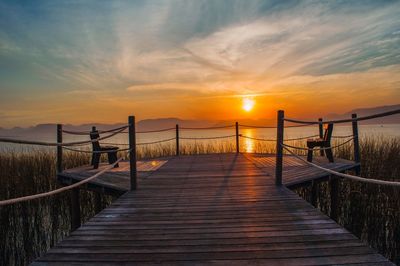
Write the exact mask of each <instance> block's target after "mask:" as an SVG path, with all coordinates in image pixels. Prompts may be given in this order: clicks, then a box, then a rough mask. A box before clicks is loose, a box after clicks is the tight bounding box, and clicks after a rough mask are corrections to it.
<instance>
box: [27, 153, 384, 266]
mask: <svg viewBox="0 0 400 266" xmlns="http://www.w3.org/2000/svg"><path fill="white" fill-rule="evenodd" d="M254 158H256V159H254ZM318 159H319V158H318ZM318 159H316V161H318ZM285 162H286V163H287V167H288V169H287V170H284V173H285V174H287V176H288V177H289V178H290V179H291V180H295V179H296V174H295V172H296V171H297V173H298V174H299V176H300V177H301V178H307V177H308V176H310V175H311V176H315V175H319V173H316V172H315V171H314V170H313V169H310V168H309V167H307V166H304V165H301V164H299V163H298V162H296V161H295V160H293V158H288V157H285V158H284V166H285ZM318 163H323V162H320V161H318ZM273 165H274V158H272V157H271V156H264V157H261V156H256V155H254V157H249V155H242V154H237V155H236V154H235V155H233V154H215V155H201V156H177V157H175V158H173V159H170V160H168V162H167V163H165V164H164V165H163V166H162V167H161V168H159V169H157V170H156V171H153V172H152V173H151V175H148V176H142V177H141V178H139V182H138V190H136V191H129V192H127V193H125V194H124V195H123V196H121V197H120V198H119V199H118V200H116V201H115V202H114V203H113V204H112V205H111V206H110V207H108V208H106V209H104V210H102V211H101V212H100V213H98V214H97V215H96V216H95V217H93V218H92V219H90V220H89V221H88V222H87V223H86V224H84V225H83V226H81V227H80V228H79V229H77V230H76V231H75V232H73V233H72V234H71V235H70V236H69V237H67V238H66V239H65V240H63V241H61V242H60V243H59V244H57V245H56V246H55V247H54V248H53V249H51V250H50V251H49V252H48V253H47V254H45V255H44V256H42V257H41V258H39V259H38V260H37V261H36V262H34V263H33V265H63V264H64V263H68V264H79V265H91V264H96V265H121V264H144V265H155V264H157V265H160V264H161V265H163V264H164V265H171V264H173V265H188V264H190V265H204V264H210V265H256V264H268V265H321V264H322V265H325V264H357V263H358V264H364V263H371V265H390V262H388V261H387V260H386V259H385V258H384V257H382V256H381V255H379V254H376V252H374V251H373V250H372V249H370V248H369V247H368V246H366V245H365V244H364V243H362V242H361V241H360V240H359V239H357V238H356V237H355V236H353V235H352V234H350V233H349V232H348V231H347V230H345V229H343V228H341V227H340V226H339V225H337V224H336V223H335V222H334V221H333V220H331V219H330V218H329V217H327V216H326V215H323V214H322V213H320V212H319V211H318V210H317V209H315V208H313V207H312V206H311V205H310V204H308V203H307V202H305V201H304V200H302V199H301V198H299V197H298V196H297V195H296V194H294V193H293V192H292V191H290V190H289V189H287V188H286V187H284V186H280V187H279V186H275V185H274V177H273V171H274V168H273ZM81 170H82V169H81ZM299 170H300V171H299ZM75 171H76V172H79V171H77V170H75ZM87 174H88V173H87V172H85V171H81V172H80V176H81V178H84V176H87ZM285 174H284V176H283V181H284V182H285V178H286V177H285ZM121 176H123V174H121V171H119V173H115V171H114V172H110V174H109V178H110V177H112V178H115V179H118V177H119V178H121ZM104 184H105V183H104Z"/></svg>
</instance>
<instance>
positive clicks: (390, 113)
mask: <svg viewBox="0 0 400 266" xmlns="http://www.w3.org/2000/svg"><path fill="white" fill-rule="evenodd" d="M395 114H400V109H397V110H393V111H388V112H383V113H379V114H373V115H368V116H362V117H357V118H349V119H339V120H328V121H303V120H297V119H292V118H284V120H285V121H287V122H292V123H298V124H307V125H318V124H331V123H333V124H338V123H348V122H354V121H363V120H369V119H374V118H379V117H385V116H390V115H395Z"/></svg>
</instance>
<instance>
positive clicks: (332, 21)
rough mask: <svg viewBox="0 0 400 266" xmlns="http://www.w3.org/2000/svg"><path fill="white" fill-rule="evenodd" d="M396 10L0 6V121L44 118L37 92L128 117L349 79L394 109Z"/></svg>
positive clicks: (350, 6)
mask: <svg viewBox="0 0 400 266" xmlns="http://www.w3.org/2000/svg"><path fill="white" fill-rule="evenodd" d="M399 11H400V3H399V2H397V1H384V2H381V1H376V2H374V1H372V2H368V1H367V2H365V1H351V2H342V1H325V2H315V1H303V2H297V1H262V0H250V1H234V0H232V1H223V0H221V1H207V0H204V1H183V0H170V1H162V2H157V3H155V2H153V1H134V2H117V1H115V2H111V1H110V2H109V1H105V2H91V1H88V2H81V3H79V2H75V3H70V2H62V1H61V2H59V1H58V2H57V3H54V2H52V1H41V2H39V3H37V2H35V3H26V2H24V3H22V2H21V3H20V2H18V1H15V2H6V1H1V2H0V62H1V63H0V79H1V83H0V90H1V92H2V96H3V97H2V98H3V99H2V100H1V102H2V106H0V111H1V112H8V113H10V112H11V111H10V110H13V108H14V107H13V105H12V104H10V103H9V102H10V100H11V99H12V100H13V101H15V100H17V101H19V102H20V103H21V105H20V106H19V108H21V106H22V103H24V102H25V97H26V98H29V99H32V101H33V102H35V103H36V107H32V108H37V105H43V106H49V110H53V109H55V107H54V106H50V105H49V104H48V103H46V102H44V100H43V99H47V97H44V95H49V94H51V95H53V96H52V97H53V98H54V101H53V103H54V104H55V105H58V106H62V105H66V104H70V103H71V102H73V101H74V100H76V99H77V97H79V96H78V95H81V96H82V95H88V96H89V95H91V96H92V97H96V98H95V99H96V100H98V101H105V102H110V101H111V102H112V104H114V105H118V106H119V105H120V104H119V103H118V102H120V103H124V104H129V105H130V108H133V107H140V106H141V105H140V104H141V103H142V102H145V101H151V100H152V101H154V100H161V99H162V100H166V99H167V100H168V101H171V102H174V101H175V103H177V102H178V101H181V100H182V99H183V98H184V99H193V98H197V99H206V98H207V99H211V98H219V97H228V98H229V97H232V96H234V95H243V94H253V95H259V96H258V97H262V96H263V95H264V96H265V95H268V96H270V97H273V95H288V94H290V93H292V95H296V97H299V95H303V96H304V97H305V95H307V97H312V95H311V94H310V92H315V91H316V90H317V89H323V88H322V87H321V85H320V84H323V86H325V88H329V90H325V91H326V93H327V94H329V93H330V94H331V95H335V94H336V93H338V92H343V91H346V90H347V89H348V88H349V87H350V86H356V84H355V82H354V81H357V82H358V86H357V87H363V88H364V90H365V91H366V92H370V91H371V90H372V87H371V84H374V86H379V87H380V94H381V95H382V97H381V98H380V100H381V101H382V103H389V102H393V101H399V100H400V99H399V98H394V97H398V96H399V95H398V93H396V89H398V76H399V75H398V72H397V73H396V71H397V70H398V66H399V65H400V34H399V32H400V19H399V16H398V14H399ZM367 81H368V82H369V85H368V86H367V85H365V86H364V84H365V83H366V82H367ZM294 88H296V91H295V89H294ZM364 94H365V96H363V97H364V98H363V100H364V101H366V102H371V104H372V102H373V100H374V97H373V96H368V93H364ZM182 95H183V96H182ZM385 95H386V96H385ZM277 97H278V96H277ZM385 97H386V98H385ZM348 99H352V98H351V96H348ZM376 101H377V100H376ZM3 103H4V104H3ZM376 104H379V102H376ZM133 105H134V106H133ZM32 106H34V105H32ZM82 106H83V107H82V108H84V106H85V103H84V101H82ZM25 108H26V112H29V111H30V110H31V109H29V108H30V107H25ZM160 108H161V107H160ZM186 114H187V113H185V115H186ZM146 115H150V116H152V115H153V116H157V113H154V114H149V113H147V114H146ZM189 115H190V114H189ZM10 121H11V120H10ZM10 123H12V122H10Z"/></svg>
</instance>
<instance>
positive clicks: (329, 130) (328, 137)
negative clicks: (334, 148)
mask: <svg viewBox="0 0 400 266" xmlns="http://www.w3.org/2000/svg"><path fill="white" fill-rule="evenodd" d="M332 132H333V124H332V123H330V124H328V126H327V128H326V129H325V134H324V141H328V142H330V141H331V138H332Z"/></svg>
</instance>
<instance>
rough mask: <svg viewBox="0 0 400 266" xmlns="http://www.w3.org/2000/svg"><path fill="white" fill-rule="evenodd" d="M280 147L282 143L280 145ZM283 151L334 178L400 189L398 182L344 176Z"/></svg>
mask: <svg viewBox="0 0 400 266" xmlns="http://www.w3.org/2000/svg"><path fill="white" fill-rule="evenodd" d="M281 145H282V143H281ZM282 147H283V149H285V150H286V151H288V152H289V153H290V154H291V155H293V156H294V157H296V158H297V159H299V160H301V161H302V162H304V163H306V164H308V165H310V166H313V167H315V168H318V169H320V170H322V171H325V172H327V173H330V174H333V175H336V176H340V177H343V178H348V179H351V180H355V181H359V182H364V183H371V184H378V185H389V186H396V187H400V182H396V181H385V180H379V179H373V178H366V177H360V176H355V175H349V174H344V173H340V172H337V171H334V170H331V169H327V168H325V167H322V166H319V165H317V164H315V163H312V162H309V161H307V160H305V159H304V158H302V157H300V156H298V155H297V154H295V153H294V152H293V151H291V150H290V149H288V148H287V147H285V145H282Z"/></svg>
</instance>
